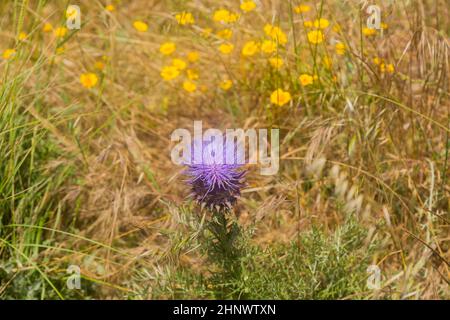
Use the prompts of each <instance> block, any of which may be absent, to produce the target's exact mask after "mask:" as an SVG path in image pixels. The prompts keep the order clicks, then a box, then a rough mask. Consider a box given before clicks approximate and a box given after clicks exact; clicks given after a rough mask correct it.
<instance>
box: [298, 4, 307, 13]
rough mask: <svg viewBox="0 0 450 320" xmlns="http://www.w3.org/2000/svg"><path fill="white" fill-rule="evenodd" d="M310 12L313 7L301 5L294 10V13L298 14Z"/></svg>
mask: <svg viewBox="0 0 450 320" xmlns="http://www.w3.org/2000/svg"><path fill="white" fill-rule="evenodd" d="M310 10H311V7H310V6H308V5H306V4H301V5H299V6H297V7H295V8H294V11H295V12H296V13H304V12H308V11H310Z"/></svg>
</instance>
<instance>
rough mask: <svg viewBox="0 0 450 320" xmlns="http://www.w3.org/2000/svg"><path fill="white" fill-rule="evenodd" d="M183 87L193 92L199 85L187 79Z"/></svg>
mask: <svg viewBox="0 0 450 320" xmlns="http://www.w3.org/2000/svg"><path fill="white" fill-rule="evenodd" d="M183 89H184V90H186V91H187V92H189V93H192V92H194V91H195V90H197V85H196V84H195V83H193V82H192V81H188V80H186V81H184V82H183Z"/></svg>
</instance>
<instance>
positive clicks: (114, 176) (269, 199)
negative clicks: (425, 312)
mask: <svg viewBox="0 0 450 320" xmlns="http://www.w3.org/2000/svg"><path fill="white" fill-rule="evenodd" d="M44 2H45V1H15V2H13V1H10V2H8V3H2V4H1V5H0V8H1V13H2V15H1V17H2V18H1V19H0V25H1V27H2V31H1V33H0V38H1V39H2V40H3V41H2V43H1V47H0V50H5V49H7V48H16V50H17V56H16V57H15V58H13V59H8V60H6V59H3V60H2V62H1V63H0V69H1V70H2V71H3V73H4V74H5V76H4V77H2V78H3V80H2V85H4V86H6V85H7V83H9V82H10V81H13V80H11V79H13V77H24V78H25V80H24V84H23V88H22V92H21V95H20V96H21V98H20V100H21V102H22V105H21V108H22V109H21V110H22V112H23V113H24V114H28V115H30V116H31V118H32V119H34V120H36V123H37V125H38V126H39V127H41V128H45V129H46V130H48V131H49V132H50V138H49V139H50V140H51V141H53V142H54V143H56V145H57V146H58V148H59V149H60V152H59V156H58V157H57V158H54V159H49V160H48V163H47V165H46V167H47V169H48V170H49V171H51V170H52V168H55V167H57V166H59V165H65V164H66V165H70V166H73V168H74V170H73V174H72V176H71V178H67V180H66V181H65V182H64V186H63V187H61V188H58V192H55V193H54V194H53V195H51V196H55V197H56V196H57V197H59V199H60V201H59V206H60V209H61V215H60V216H58V219H56V220H55V219H51V220H50V221H48V223H47V224H46V226H47V227H49V228H55V229H58V230H63V231H67V232H70V234H72V235H67V234H59V235H57V236H56V239H57V241H56V243H54V247H51V248H47V249H42V251H41V252H40V254H39V256H38V258H36V261H38V262H40V261H41V260H40V259H41V258H40V257H45V261H46V262H45V263H43V266H44V267H45V268H46V270H47V271H48V272H49V273H52V272H58V270H61V268H64V267H65V266H66V265H67V264H79V265H81V266H82V271H83V274H84V275H85V276H86V278H89V279H91V280H92V281H94V282H97V283H101V285H99V287H98V288H99V290H98V291H97V292H96V293H95V294H94V296H96V297H100V298H105V297H116V298H117V297H123V296H124V294H133V295H137V296H138V297H140V298H152V297H154V296H153V295H152V292H151V290H150V291H149V292H146V293H145V294H141V293H140V292H141V289H142V288H143V287H146V286H148V287H150V288H151V287H152V286H154V281H155V279H156V278H159V277H162V278H164V277H165V276H166V275H168V274H171V273H173V272H175V270H177V268H178V267H179V266H184V267H188V268H191V269H193V270H197V272H199V273H202V272H203V273H205V274H207V273H208V265H207V262H206V261H205V258H204V257H203V256H202V255H200V254H199V253H198V252H197V250H195V249H192V248H187V249H186V248H183V247H182V245H180V246H181V247H180V248H178V247H177V246H178V241H179V240H180V239H185V238H189V237H195V234H192V232H191V231H190V230H189V228H187V227H186V226H185V225H184V223H182V222H183V221H180V219H181V220H182V219H183V217H182V216H180V209H179V207H180V206H183V205H185V204H186V203H187V202H188V200H187V198H186V197H187V195H188V193H189V192H188V190H187V188H186V186H185V184H184V181H183V179H184V178H183V176H182V171H183V168H181V167H177V166H175V165H174V164H173V163H172V162H171V160H170V150H171V148H172V147H173V143H172V142H171V141H170V134H171V132H172V131H173V130H174V129H176V128H188V129H191V127H192V122H193V120H202V121H203V124H204V126H205V127H213V128H220V129H225V128H233V127H241V128H244V129H246V128H266V127H269V128H270V127H277V128H280V158H281V160H280V171H279V172H278V174H277V175H275V176H268V177H264V176H260V175H259V174H258V171H257V170H256V169H255V168H250V170H251V173H250V174H249V184H248V187H247V188H246V189H245V190H244V191H243V194H242V198H241V199H240V200H239V203H238V206H237V208H236V213H237V216H238V221H239V223H240V225H242V226H243V227H244V228H245V227H249V228H250V227H251V228H254V231H255V232H254V234H253V236H252V239H251V241H252V242H253V243H255V244H257V245H259V246H261V247H271V246H273V245H276V244H278V243H289V242H291V241H293V240H295V239H296V237H297V235H298V234H301V233H304V232H306V231H308V230H310V229H311V228H312V226H315V225H320V226H321V227H322V228H323V229H324V230H325V231H326V232H332V230H334V229H335V228H336V226H339V225H340V224H342V223H343V222H344V220H345V216H346V215H345V214H347V213H351V214H354V215H356V217H357V219H358V221H359V222H360V223H361V224H362V225H364V226H365V228H366V230H367V239H366V242H367V243H372V242H377V243H379V249H378V250H377V251H376V253H375V254H374V256H373V257H372V261H373V263H374V264H377V265H378V266H379V267H380V268H381V270H382V274H383V289H382V290H380V291H376V292H375V291H370V290H368V291H367V292H365V297H367V298H419V299H435V298H449V295H448V292H449V291H448V286H449V279H450V271H449V265H448V261H449V258H450V251H449V240H450V237H449V235H450V233H449V220H450V215H449V207H450V186H449V180H450V179H449V173H450V169H449V166H450V165H449V163H448V162H449V160H448V150H449V148H450V145H449V132H450V127H449V123H450V122H449V121H450V120H449V119H450V107H449V103H448V95H449V91H448V89H449V87H448V74H449V71H450V69H449V60H448V59H449V55H448V53H449V52H448V51H449V43H448V36H449V30H450V23H449V20H448V16H449V12H448V10H449V8H448V5H446V2H445V1H429V0H420V1H419V0H417V1H395V2H393V4H392V5H389V4H387V2H385V1H383V2H380V1H378V4H379V5H380V6H381V8H382V14H383V21H384V22H385V23H387V24H388V29H386V30H384V31H383V34H382V35H381V34H380V32H378V34H377V35H375V36H365V35H363V34H362V32H361V30H362V28H364V24H365V21H366V19H367V15H366V13H365V8H366V5H368V4H369V2H367V1H361V2H359V1H307V2H306V4H308V5H309V6H311V11H309V12H305V13H303V14H302V15H300V14H298V13H296V12H295V11H294V10H292V8H293V7H296V6H297V5H298V4H299V3H298V1H276V0H261V1H256V2H258V8H257V10H255V11H253V12H249V13H243V12H241V11H240V9H239V1H226V2H223V1H220V2H219V1H213V0H192V1H175V0H173V1H147V0H146V1H144V0H142V1H138V0H135V1H113V2H111V3H112V4H114V6H115V10H114V11H112V12H109V11H107V10H105V6H106V5H107V4H108V3H106V2H104V1H79V4H80V7H81V12H82V23H83V25H82V28H81V30H79V31H69V32H68V34H67V35H66V36H65V37H64V38H62V39H61V38H60V39H58V38H57V37H55V35H54V34H53V32H48V33H45V32H43V31H42V28H43V26H44V23H45V22H50V23H51V24H52V25H53V28H56V27H57V26H58V25H63V23H64V13H65V3H63V2H59V1H47V3H45V4H44ZM22 4H24V5H25V6H24V7H23V8H24V10H23V11H21V5H22ZM40 5H42V6H40ZM219 8H227V9H229V10H231V11H232V12H240V14H241V18H240V19H239V20H238V22H236V23H233V24H231V25H230V26H229V27H230V29H232V30H233V36H232V38H231V39H230V40H228V41H229V42H231V43H233V44H234V46H235V49H234V51H233V53H232V54H230V55H223V54H221V53H220V52H219V51H218V46H219V45H220V44H221V43H226V42H228V41H226V40H223V39H220V37H218V36H217V35H214V34H212V35H210V36H208V37H205V36H204V35H203V33H204V29H205V28H209V27H210V28H213V32H216V31H218V30H222V29H224V28H225V26H224V25H221V24H220V23H217V22H214V21H213V19H212V16H213V13H214V11H215V10H217V9H219ZM182 11H186V12H192V14H193V16H194V18H195V24H193V25H191V26H181V25H179V24H178V23H177V20H176V19H175V15H176V14H177V13H179V12H182ZM21 12H22V13H23V23H21V22H20V17H21V15H20V13H21ZM319 16H321V17H323V18H326V19H328V21H329V22H330V26H329V27H328V28H326V29H325V30H324V34H325V41H324V42H323V43H321V44H318V45H317V46H315V45H313V44H311V43H309V42H308V40H307V33H308V32H309V31H310V29H308V28H306V27H305V26H304V21H309V20H310V21H313V20H314V19H315V18H317V17H319ZM136 20H142V21H145V22H146V23H148V30H147V31H145V32H140V31H138V30H136V29H135V28H134V27H133V22H134V21H136ZM267 23H273V24H274V25H278V26H280V28H281V29H282V30H283V32H284V33H285V34H286V35H287V39H288V42H287V44H286V46H285V47H282V46H280V49H279V52H278V56H280V57H282V59H283V60H284V65H283V66H282V67H281V69H280V70H279V71H276V70H274V69H273V68H272V67H270V65H269V62H268V57H269V56H268V55H264V54H263V53H258V54H257V55H255V56H252V57H243V56H242V54H241V49H242V47H243V46H244V44H245V43H246V42H247V41H250V40H255V41H262V40H264V39H266V38H267V36H266V35H265V34H264V31H263V29H264V26H265V25H266V24H267ZM336 25H339V26H340V29H341V30H340V31H336V29H335V30H333V27H334V26H336ZM20 31H24V32H26V33H27V34H28V37H27V38H26V39H25V40H23V41H16V40H15V39H16V38H17V36H18V33H19V32H20ZM168 41H172V42H174V43H175V44H176V47H177V48H176V51H175V53H173V54H172V55H171V56H170V57H169V56H164V55H162V54H161V53H160V51H159V48H160V45H161V44H162V43H165V42H168ZM336 41H339V42H342V43H344V44H345V48H346V49H345V54H344V55H339V54H337V53H336V51H335V47H334V43H335V42H336ZM62 42H63V43H62ZM58 47H59V48H64V52H58V49H57V48H58ZM192 51H195V52H198V53H199V60H198V61H197V62H193V63H188V68H189V69H193V70H196V71H197V72H198V73H199V78H198V80H195V81H194V82H195V83H196V84H197V90H196V91H195V92H194V93H189V92H187V91H186V90H184V89H183V87H182V83H183V81H184V80H185V79H186V77H187V75H186V72H185V71H183V72H182V74H181V75H180V76H179V77H178V78H177V79H175V80H173V81H164V80H163V79H162V78H161V76H160V70H161V68H162V67H163V66H164V65H169V64H170V63H171V59H172V58H174V57H178V58H180V59H183V60H187V56H186V55H187V54H188V53H189V52H192ZM375 57H378V58H380V59H384V60H385V61H386V62H385V64H386V65H387V64H393V66H394V68H395V70H394V71H393V72H392V73H390V72H387V71H384V72H383V71H382V70H381V69H380V66H379V65H377V64H375V63H374V62H373V58H375ZM326 59H329V60H331V61H332V63H331V65H330V66H328V65H327V63H326ZM98 62H101V63H102V64H103V65H104V68H103V69H102V70H99V69H98V67H99V64H98ZM96 63H97V68H96ZM88 72H92V73H95V74H96V75H97V76H98V83H97V84H96V85H95V86H94V87H93V88H91V89H87V88H85V87H84V86H83V85H82V84H81V83H80V75H81V74H85V73H88ZM303 73H308V74H311V75H313V74H316V75H317V76H318V79H317V80H315V81H314V83H313V85H310V86H302V85H301V84H300V83H299V80H298V77H299V75H300V74H303ZM225 79H229V80H231V81H232V82H233V85H232V87H231V89H229V90H227V91H225V90H223V89H221V88H220V83H221V81H223V80H225ZM277 88H282V89H284V90H286V91H288V92H290V94H291V96H292V100H291V101H290V102H289V103H287V104H286V105H284V106H276V105H274V104H273V103H271V101H270V95H271V93H272V92H273V91H274V90H275V89H277ZM186 224H189V222H186ZM73 235H76V236H73ZM87 239H89V240H87ZM93 241H95V242H93ZM61 248H69V249H73V250H75V251H74V252H73V253H67V252H61V250H60V249H61ZM87 255H90V256H93V257H94V258H92V259H91V258H87ZM142 270H147V271H146V273H147V275H148V276H147V278H146V279H145V280H142V278H139V277H138V278H137V279H138V280H136V278H135V277H136V273H137V272H141V271H142ZM0 292H1V291H0ZM347 298H351V297H347Z"/></svg>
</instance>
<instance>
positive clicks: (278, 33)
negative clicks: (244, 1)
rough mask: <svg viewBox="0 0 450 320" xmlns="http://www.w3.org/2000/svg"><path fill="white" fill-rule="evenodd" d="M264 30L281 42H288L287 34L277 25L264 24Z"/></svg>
mask: <svg viewBox="0 0 450 320" xmlns="http://www.w3.org/2000/svg"><path fill="white" fill-rule="evenodd" d="M264 32H265V33H266V34H267V35H268V36H269V37H271V38H272V39H274V40H277V41H278V43H280V44H286V42H287V36H286V34H285V33H284V32H283V31H282V30H281V29H280V28H279V27H277V26H273V25H271V24H266V25H265V26H264Z"/></svg>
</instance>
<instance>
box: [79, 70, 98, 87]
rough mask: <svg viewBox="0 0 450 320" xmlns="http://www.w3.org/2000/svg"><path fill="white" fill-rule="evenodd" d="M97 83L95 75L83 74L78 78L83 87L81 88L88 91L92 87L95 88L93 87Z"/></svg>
mask: <svg viewBox="0 0 450 320" xmlns="http://www.w3.org/2000/svg"><path fill="white" fill-rule="evenodd" d="M97 82H98V77H97V75H96V74H95V73H91V72H90V73H83V74H82V75H81V76H80V83H81V84H82V85H83V87H85V88H87V89H90V88H92V87H95V85H96V84H97Z"/></svg>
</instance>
